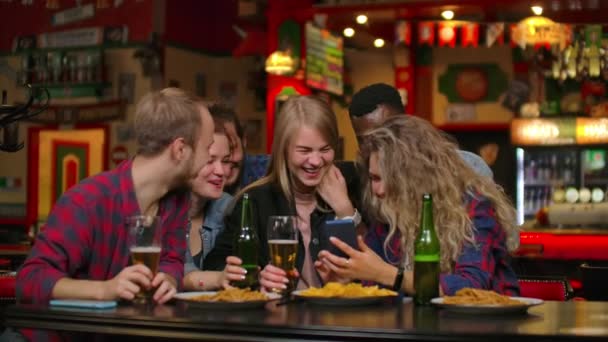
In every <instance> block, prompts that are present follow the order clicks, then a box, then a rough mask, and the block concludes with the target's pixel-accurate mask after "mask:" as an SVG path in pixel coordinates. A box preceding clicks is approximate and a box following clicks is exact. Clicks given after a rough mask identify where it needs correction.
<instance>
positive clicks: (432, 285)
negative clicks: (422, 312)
mask: <svg viewBox="0 0 608 342" xmlns="http://www.w3.org/2000/svg"><path fill="white" fill-rule="evenodd" d="M439 260H440V253H439V239H438V238H437V234H436V233H435V226H434V223H433V198H432V196H431V194H424V195H423V196H422V215H421V218H420V232H419V234H418V237H417V238H416V242H415V245H414V290H415V291H416V293H415V294H414V302H415V303H416V304H419V305H428V304H430V302H431V299H433V298H435V297H439Z"/></svg>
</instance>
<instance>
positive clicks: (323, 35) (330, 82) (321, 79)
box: [306, 22, 344, 95]
mask: <svg viewBox="0 0 608 342" xmlns="http://www.w3.org/2000/svg"><path fill="white" fill-rule="evenodd" d="M343 66H344V48H343V45H342V37H340V36H335V35H332V34H331V33H330V32H329V31H328V30H322V29H319V28H317V27H315V26H314V25H313V24H312V23H310V22H309V23H306V84H307V85H308V86H310V87H312V88H315V89H319V90H323V91H327V92H330V93H333V94H336V95H342V92H343V80H342V74H343V71H344V68H343Z"/></svg>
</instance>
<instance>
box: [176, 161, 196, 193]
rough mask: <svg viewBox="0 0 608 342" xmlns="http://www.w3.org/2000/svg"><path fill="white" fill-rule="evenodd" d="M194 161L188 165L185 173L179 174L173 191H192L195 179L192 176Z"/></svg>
mask: <svg viewBox="0 0 608 342" xmlns="http://www.w3.org/2000/svg"><path fill="white" fill-rule="evenodd" d="M192 165H193V163H192V160H190V161H189V162H188V165H186V167H185V170H184V172H182V173H181V174H179V175H178V176H177V177H176V179H175V181H174V182H173V186H172V187H171V188H172V190H175V191H190V189H192V181H194V179H195V177H193V176H192Z"/></svg>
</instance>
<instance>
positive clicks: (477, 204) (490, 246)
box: [365, 196, 519, 296]
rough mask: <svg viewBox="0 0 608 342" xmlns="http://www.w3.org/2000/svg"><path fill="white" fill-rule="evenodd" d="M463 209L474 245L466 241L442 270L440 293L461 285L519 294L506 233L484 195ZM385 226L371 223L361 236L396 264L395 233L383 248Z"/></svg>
mask: <svg viewBox="0 0 608 342" xmlns="http://www.w3.org/2000/svg"><path fill="white" fill-rule="evenodd" d="M467 211H468V212H469V217H470V218H471V220H472V221H473V224H474V226H475V241H476V242H477V243H476V245H475V246H473V245H471V244H469V243H466V244H465V245H464V246H463V248H462V253H461V254H460V256H459V257H458V259H457V260H456V262H455V264H454V265H453V267H452V273H443V274H441V276H440V284H441V288H442V289H443V293H444V294H446V295H454V294H455V293H456V291H458V290H460V289H462V288H464V287H472V288H478V289H486V290H493V291H495V292H497V293H500V294H505V295H509V296H518V295H519V284H518V282H517V276H516V274H515V272H514V271H513V268H511V264H510V261H511V257H510V255H509V252H508V250H507V246H506V240H507V239H506V234H505V232H504V230H503V229H502V227H501V226H500V224H499V223H498V222H497V221H496V213H495V212H494V208H493V206H492V204H491V202H490V201H489V200H487V199H486V198H485V197H482V196H477V197H472V196H471V197H470V198H469V200H468V201H467ZM387 236H388V225H386V224H373V225H371V226H370V229H369V231H368V233H367V235H366V237H365V241H366V243H367V245H368V246H369V247H370V248H371V249H372V250H373V251H374V252H376V253H377V254H378V255H379V256H380V257H381V258H382V259H383V260H384V261H386V262H388V263H391V264H396V263H398V262H399V261H400V260H402V255H403V254H402V251H401V242H400V236H399V234H395V235H394V236H393V238H392V239H391V241H389V243H388V245H387V248H386V250H385V248H384V241H385V240H386V238H387Z"/></svg>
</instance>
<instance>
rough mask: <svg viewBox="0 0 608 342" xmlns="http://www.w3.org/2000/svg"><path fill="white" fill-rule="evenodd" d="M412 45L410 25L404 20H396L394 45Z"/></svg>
mask: <svg viewBox="0 0 608 342" xmlns="http://www.w3.org/2000/svg"><path fill="white" fill-rule="evenodd" d="M411 43H412V24H411V23H410V22H408V21H406V20H397V24H395V44H405V45H410V44H411Z"/></svg>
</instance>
